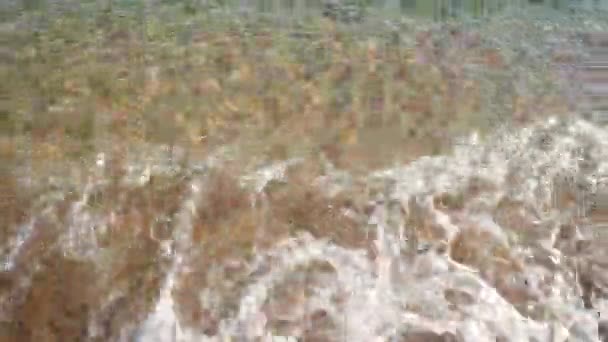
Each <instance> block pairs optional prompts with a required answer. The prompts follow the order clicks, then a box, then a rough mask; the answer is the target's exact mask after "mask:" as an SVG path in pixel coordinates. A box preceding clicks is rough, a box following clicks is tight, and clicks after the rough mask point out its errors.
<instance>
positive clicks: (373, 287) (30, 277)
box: [0, 20, 608, 342]
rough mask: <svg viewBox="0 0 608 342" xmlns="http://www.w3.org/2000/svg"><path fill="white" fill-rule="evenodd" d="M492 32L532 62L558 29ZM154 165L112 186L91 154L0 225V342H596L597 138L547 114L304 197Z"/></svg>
mask: <svg viewBox="0 0 608 342" xmlns="http://www.w3.org/2000/svg"><path fill="white" fill-rule="evenodd" d="M499 23H500V25H495V26H492V27H494V28H493V30H494V31H493V32H500V31H502V30H504V29H505V28H506V27H510V28H511V29H513V31H514V34H512V35H505V36H508V37H509V39H511V41H508V42H506V43H505V42H498V43H497V44H498V45H500V44H503V45H510V44H515V43H517V44H518V45H517V46H518V47H521V51H520V54H523V53H524V51H527V52H528V53H529V54H533V55H535V56H536V57H535V58H536V59H538V60H543V58H544V57H543V56H545V55H546V53H547V52H546V51H537V50H539V49H544V48H545V47H546V46H547V45H546V44H541V43H540V42H539V43H538V44H536V42H532V43H529V45H530V46H528V45H527V44H528V43H527V42H528V40H529V39H528V40H526V39H523V37H524V36H527V35H532V36H533V37H536V36H534V35H533V34H531V33H530V32H535V34H536V33H538V32H540V31H541V30H540V28H543V30H547V31H549V30H555V27H553V26H559V25H558V24H555V25H553V26H552V27H548V25H549V24H544V23H540V24H538V25H537V26H538V27H533V28H532V29H530V28H529V27H523V26H522V27H520V26H518V25H516V24H513V23H512V22H510V21H508V20H503V21H500V22H499ZM543 25H544V26H543ZM585 25H587V24H585ZM583 26H584V25H583ZM587 26H589V25H587ZM587 26H585V29H587V28H589V27H587ZM492 27H489V28H492ZM545 27H548V28H545ZM515 33H517V34H515ZM538 34H539V35H541V34H540V33H538ZM543 34H544V33H543ZM489 35H490V36H493V34H489ZM497 36H498V35H497ZM520 38H521V39H520ZM559 43H560V42H556V45H559ZM516 50H517V49H515V48H514V49H513V51H516ZM507 57H508V59H509V61H510V63H511V64H514V65H518V64H517V62H515V59H516V58H518V57H517V56H515V54H513V55H512V56H507ZM536 59H535V60H536ZM571 67H572V66H563V67H562V68H561V69H560V70H558V71H559V72H560V73H561V75H560V76H561V78H562V79H563V80H565V81H564V83H565V84H564V87H565V88H568V87H569V86H571V87H572V86H573V85H572V83H573V82H571V81H572V80H573V78H574V76H572V74H573V73H574V72H573V71H572V70H571V69H573V68H571ZM523 69H525V68H523V67H522V70H521V71H519V70H516V71H517V75H520V74H521V75H526V77H533V76H529V75H532V74H530V73H527V72H526V70H523ZM521 77H522V78H523V77H524V76H521ZM488 82H491V81H488ZM522 82H523V81H522ZM530 83H531V84H533V85H535V83H533V82H531V81H530ZM487 88H488V89H490V90H492V89H493V88H492V87H487ZM535 88H539V89H541V88H542V87H541V86H538V87H535ZM490 90H488V91H490ZM521 91H522V92H525V91H526V89H524V90H521ZM496 92H497V93H499V92H500V90H497V91H496ZM565 93H567V94H569V95H571V98H570V99H569V100H570V102H571V104H572V103H575V102H577V101H578V98H579V94H578V93H577V92H576V91H575V89H574V88H568V89H566V91H565ZM487 98H488V101H493V100H492V99H491V98H490V97H489V96H488V97H487ZM573 106H574V105H573ZM150 150H151V151H152V152H150ZM165 152H166V151H165V150H164V149H162V148H159V147H156V146H154V147H152V148H151V149H149V150H148V149H146V150H145V151H130V153H129V154H128V155H127V162H126V166H127V167H126V169H125V170H124V171H125V172H124V174H122V175H118V176H117V175H116V174H112V172H110V171H111V169H112V167H111V164H112V162H113V161H112V160H111V158H110V157H109V156H108V155H105V154H103V153H101V154H99V155H98V156H97V159H96V160H92V161H89V163H88V164H87V170H86V171H85V172H82V173H83V174H86V175H87V178H86V179H82V180H81V179H78V177H76V176H74V177H60V178H58V179H57V180H56V182H55V179H51V180H50V181H49V183H50V184H51V186H47V187H46V189H45V190H44V191H42V192H40V194H37V195H32V197H35V198H36V200H31V201H24V203H23V206H24V208H25V206H27V208H25V209H23V210H22V211H23V212H22V213H21V215H20V219H16V220H13V221H10V220H9V221H8V222H11V224H12V226H10V227H8V228H7V229H4V227H0V228H3V229H4V230H2V231H0V232H1V233H3V234H5V236H3V240H2V245H0V340H3V338H4V337H5V336H8V338H7V339H8V340H9V341H24V340H31V341H47V340H49V341H51V340H53V341H141V342H148V341H159V342H160V341H162V342H164V341H181V342H189V341H225V340H236V341H257V340H261V341H266V340H268V341H274V340H276V341H280V340H288V339H287V338H288V337H289V338H291V340H304V341H362V342H367V341H409V342H416V341H471V342H477V341H516V342H519V341H541V342H544V341H552V342H554V341H555V342H557V341H598V340H601V341H606V340H608V320H606V315H608V306H607V305H608V302H607V301H606V298H605V297H606V294H608V292H607V290H608V276H607V275H608V269H607V267H608V249H607V248H606V247H608V231H606V230H605V229H608V195H607V194H608V184H605V182H606V180H608V131H606V128H605V127H600V126H599V125H597V124H594V123H592V122H589V121H586V120H584V119H582V118H580V117H579V116H576V115H573V116H572V117H568V118H561V117H560V118H557V117H554V118H548V119H547V118H543V119H540V121H537V122H532V123H530V124H528V126H526V127H519V128H509V129H507V128H497V129H496V130H495V132H493V133H492V134H490V135H489V136H486V137H485V138H483V139H482V138H481V137H479V136H477V135H476V134H473V135H471V136H469V137H467V138H463V139H461V140H460V141H458V142H456V143H455V145H454V151H453V153H451V154H450V155H442V156H433V157H421V158H419V159H417V160H415V161H413V162H410V163H408V164H406V165H402V166H399V167H395V168H391V169H386V170H377V171H375V172H372V173H370V174H369V175H366V176H365V177H363V178H360V177H358V176H354V175H351V174H349V173H348V172H346V171H343V170H338V169H336V168H335V167H333V166H332V165H324V171H323V174H322V175H321V176H319V177H316V178H315V179H314V180H313V181H311V182H309V183H307V184H301V183H293V179H292V178H291V176H290V175H292V173H290V172H292V171H293V170H296V173H297V170H299V169H300V168H305V167H306V165H307V163H308V161H307V160H300V159H298V160H288V161H283V162H280V163H277V164H272V165H268V166H265V167H264V168H261V169H259V170H255V172H251V173H247V174H245V175H239V176H240V178H239V179H236V180H231V179H228V180H226V179H223V178H222V177H221V174H222V173H224V172H227V171H226V170H228V168H227V167H226V165H228V164H230V163H229V161H230V156H231V152H232V151H231V148H230V147H226V148H225V149H221V150H219V151H217V153H215V154H213V155H211V156H209V157H207V159H205V160H202V159H196V158H193V159H191V160H190V161H189V162H188V163H185V164H180V165H176V163H174V162H173V159H170V158H167V157H166V155H168V153H165ZM174 152H175V153H174V157H175V155H177V157H176V158H175V159H181V157H180V156H179V155H180V153H182V152H183V151H180V150H176V151H174ZM144 155H145V156H148V158H142V156H144ZM218 170H219V171H218ZM26 171H27V170H25V169H15V179H16V184H14V188H15V189H16V190H14V192H15V193H19V192H20V190H21V189H28V188H30V187H33V186H34V185H33V184H31V179H30V178H29V177H27V175H28V173H27V172H26ZM304 172H305V171H304ZM218 174H220V176H219V177H218ZM64 176H65V175H64ZM54 183H56V184H54ZM277 184H279V185H277ZM292 184H295V185H292ZM281 186H282V187H283V188H281ZM290 186H292V187H293V188H292V189H291V190H285V187H286V188H287V189H289V187H290ZM272 187H278V188H279V189H278V190H276V192H278V193H279V195H273V194H272V191H270V190H269V189H270V188H272ZM300 188H304V189H300ZM308 188H310V189H314V190H311V192H312V193H322V194H323V195H324V196H326V197H328V198H340V199H341V201H333V202H332V201H330V200H328V201H325V202H324V200H320V199H318V198H317V197H315V195H310V196H309V193H308V192H306V191H307V190H306V189H308ZM281 191H285V193H286V194H287V195H284V196H283V197H281V195H280V194H281ZM298 191H302V192H304V195H302V194H300V192H298ZM273 196H278V197H277V198H279V199H278V200H277V199H276V198H274V199H273ZM298 196H300V197H298ZM292 197H298V198H299V200H297V201H296V200H294V203H295V204H292V203H291V201H292ZM344 199H346V201H343V200H344ZM298 201H299V202H298ZM319 203H320V204H319ZM300 207H302V208H300ZM285 208H286V209H285ZM15 210H16V211H17V210H19V209H15ZM281 215H282V216H281ZM298 215H299V216H301V217H304V218H303V219H300V221H301V222H300V223H302V222H303V224H301V225H300V226H299V227H298V229H290V230H289V233H288V234H283V233H284V231H282V230H280V229H277V230H276V231H275V230H273V229H274V228H273V227H278V226H292V225H294V222H292V217H291V216H298ZM16 216H19V215H16ZM293 220H296V218H293ZM296 223H297V222H296ZM602 229H604V230H602ZM6 237H7V238H6ZM249 251H252V252H249Z"/></svg>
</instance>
